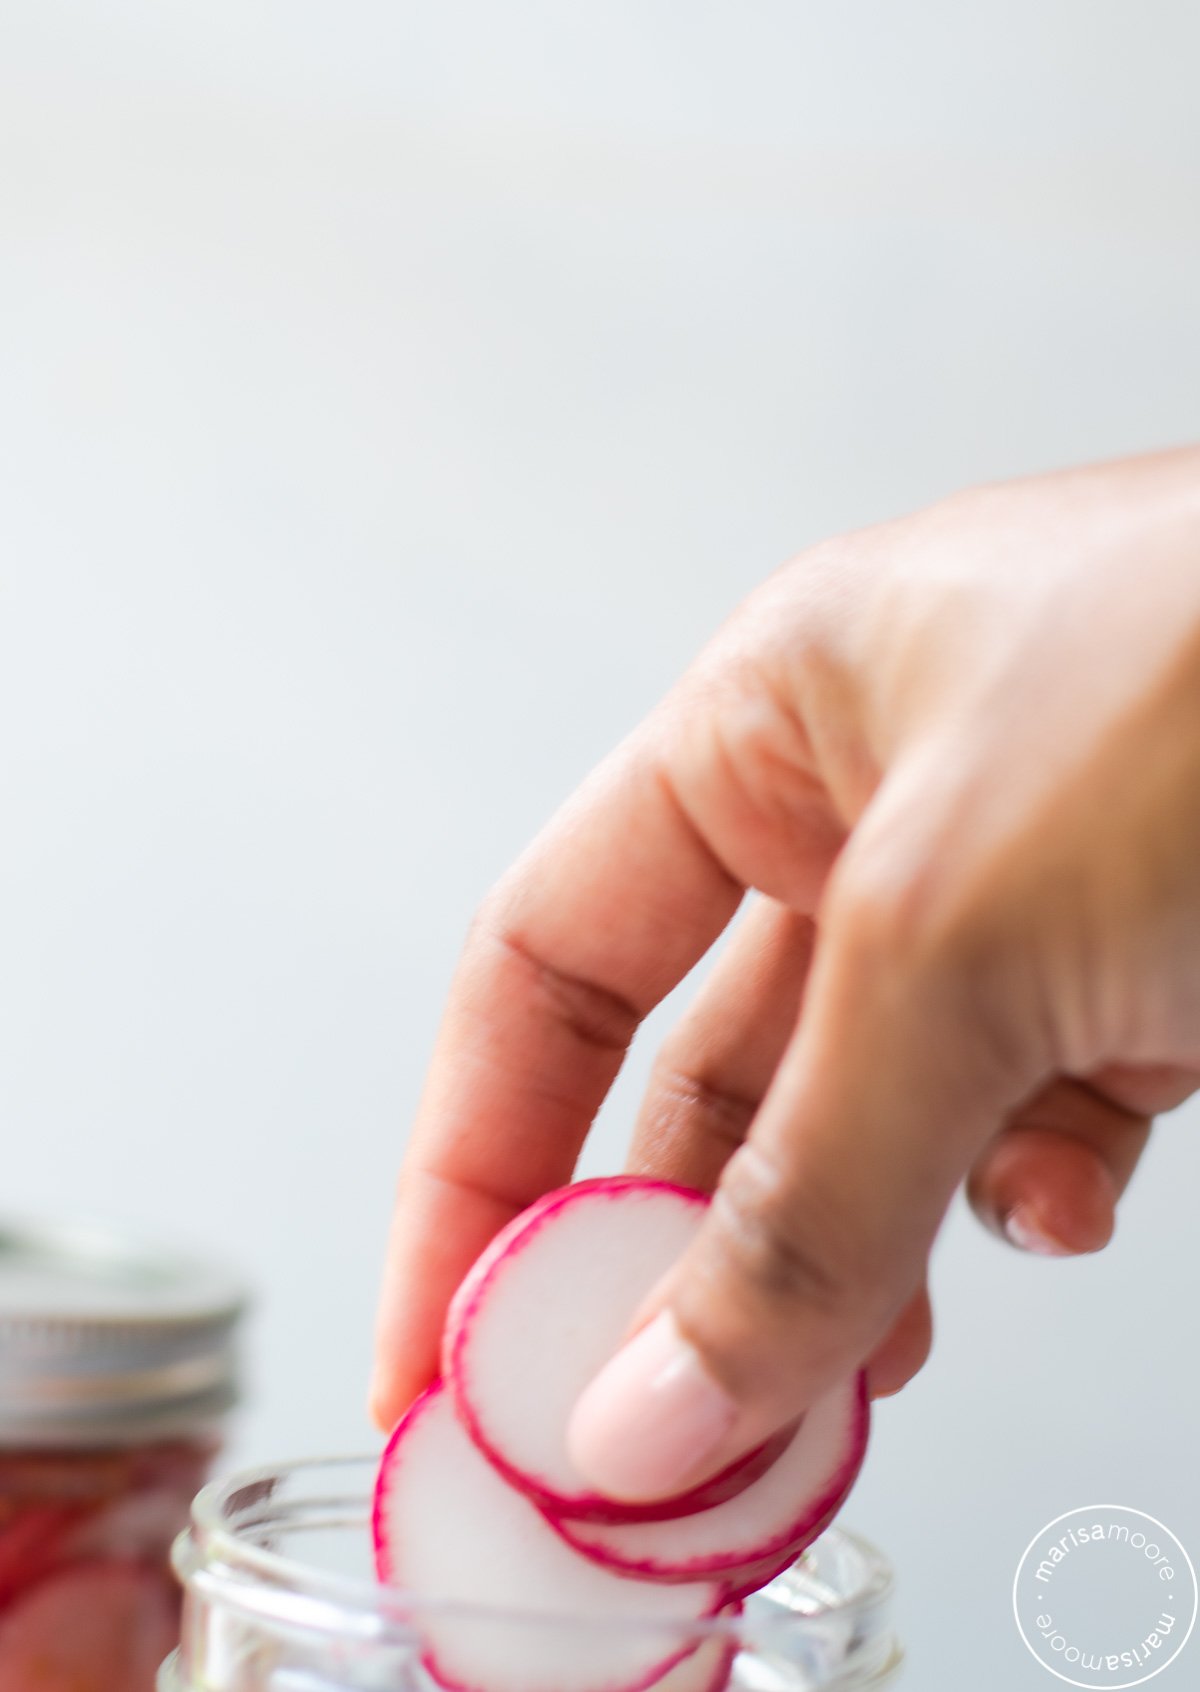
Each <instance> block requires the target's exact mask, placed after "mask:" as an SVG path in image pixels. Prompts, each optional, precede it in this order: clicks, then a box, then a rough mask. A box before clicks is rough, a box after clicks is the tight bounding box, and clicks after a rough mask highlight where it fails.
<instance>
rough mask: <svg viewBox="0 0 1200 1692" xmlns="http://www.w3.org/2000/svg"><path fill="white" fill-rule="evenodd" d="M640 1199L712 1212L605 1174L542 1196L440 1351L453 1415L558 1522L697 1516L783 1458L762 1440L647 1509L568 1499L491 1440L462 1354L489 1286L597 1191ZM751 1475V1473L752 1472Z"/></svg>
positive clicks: (513, 1228)
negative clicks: (662, 1198)
mask: <svg viewBox="0 0 1200 1692" xmlns="http://www.w3.org/2000/svg"><path fill="white" fill-rule="evenodd" d="M631 1190H633V1191H636V1192H640V1193H645V1192H660V1193H671V1194H673V1195H674V1196H675V1197H676V1198H680V1199H683V1200H685V1201H686V1202H687V1203H688V1204H694V1205H699V1206H702V1207H705V1208H707V1206H708V1204H709V1200H708V1198H707V1197H706V1195H705V1194H704V1193H698V1192H696V1191H695V1190H694V1188H692V1187H684V1186H681V1185H680V1184H679V1183H678V1182H675V1181H658V1180H648V1179H643V1178H642V1177H640V1176H637V1175H602V1176H597V1177H594V1178H593V1179H591V1180H587V1181H576V1182H575V1183H574V1184H573V1185H571V1186H569V1187H556V1188H555V1189H554V1190H553V1191H552V1192H549V1193H543V1195H542V1197H541V1198H539V1199H535V1200H534V1202H533V1203H532V1204H531V1205H530V1206H529V1207H528V1209H526V1210H523V1211H521V1213H520V1215H518V1216H515V1217H514V1218H513V1219H512V1221H511V1222H509V1223H508V1224H507V1225H506V1226H505V1227H503V1228H502V1229H501V1230H500V1232H499V1233H498V1234H497V1235H496V1236H495V1238H494V1239H493V1240H492V1241H491V1242H490V1244H489V1245H487V1246H486V1247H485V1248H484V1250H483V1251H482V1252H481V1253H480V1255H479V1257H478V1258H477V1259H476V1261H475V1263H474V1265H473V1266H472V1268H470V1269H469V1270H468V1271H467V1274H466V1276H465V1278H464V1280H463V1282H462V1285H461V1286H460V1287H459V1289H458V1291H457V1292H456V1293H455V1295H454V1298H453V1299H452V1300H451V1303H450V1310H449V1313H448V1315H447V1320H446V1330H445V1332H446V1343H445V1344H444V1345H443V1348H442V1377H443V1379H444V1381H445V1383H446V1386H447V1388H448V1389H449V1391H450V1394H451V1396H452V1398H453V1399H454V1412H455V1415H456V1416H457V1417H458V1419H459V1421H460V1422H461V1423H462V1425H463V1427H464V1428H465V1429H466V1431H467V1433H468V1434H469V1435H470V1437H471V1441H472V1443H473V1444H474V1445H476V1446H477V1447H478V1448H479V1450H480V1451H482V1453H483V1455H484V1456H485V1457H486V1458H487V1460H488V1462H489V1463H490V1464H491V1465H492V1467H493V1468H494V1469H495V1470H496V1471H497V1473H499V1474H501V1475H503V1476H504V1478H505V1480H506V1481H508V1482H509V1484H510V1485H511V1486H515V1487H516V1488H517V1490H518V1491H519V1492H523V1493H524V1494H525V1496H526V1497H527V1498H530V1499H532V1501H533V1502H534V1503H535V1504H536V1505H537V1506H538V1508H539V1509H541V1510H543V1511H545V1512H547V1513H548V1514H550V1515H552V1516H553V1517H555V1518H556V1519H561V1520H563V1521H582V1522H597V1523H603V1524H605V1525H607V1526H611V1527H621V1526H623V1525H624V1524H626V1523H630V1524H632V1523H634V1522H661V1521H668V1520H671V1519H673V1518H674V1517H677V1516H691V1515H697V1514H699V1512H700V1511H701V1510H708V1509H712V1508H713V1507H714V1506H715V1505H717V1504H723V1503H726V1502H727V1501H728V1500H729V1499H730V1498H735V1497H736V1496H737V1494H738V1493H739V1492H742V1491H744V1489H745V1488H746V1487H747V1486H752V1485H753V1483H754V1482H755V1481H756V1480H760V1479H761V1478H762V1476H763V1475H764V1474H766V1472H767V1470H768V1469H769V1468H770V1467H771V1465H772V1463H773V1462H774V1461H775V1459H776V1457H778V1456H779V1454H780V1451H781V1450H782V1448H783V1446H784V1445H786V1444H787V1439H786V1437H784V1438H782V1439H780V1438H772V1439H768V1440H764V1441H763V1443H762V1444H761V1445H756V1446H755V1447H754V1448H753V1449H752V1450H750V1451H747V1452H745V1453H744V1454H743V1455H742V1456H741V1457H738V1458H735V1460H734V1461H733V1462H732V1463H730V1464H729V1465H728V1466H727V1467H726V1468H724V1469H721V1470H720V1471H719V1472H718V1473H717V1474H715V1475H711V1476H710V1477H709V1479H708V1480H706V1481H703V1482H702V1483H701V1484H700V1485H699V1486H694V1487H691V1488H689V1489H688V1491H687V1492H681V1493H679V1494H678V1495H677V1496H676V1497H674V1498H656V1499H654V1500H652V1501H651V1502H650V1503H647V1504H622V1503H620V1502H619V1501H618V1500H616V1499H613V1498H606V1497H605V1496H604V1494H603V1493H601V1492H581V1493H574V1494H571V1495H567V1494H564V1493H561V1492H558V1491H556V1490H555V1489H554V1488H553V1487H552V1486H550V1485H549V1484H548V1483H547V1482H546V1481H545V1479H544V1478H543V1477H542V1476H540V1475H536V1474H533V1473H532V1472H529V1471H526V1470H524V1469H519V1468H517V1466H516V1465H515V1464H514V1463H511V1462H510V1461H509V1460H508V1458H507V1457H505V1455H504V1453H503V1452H502V1451H500V1450H499V1449H498V1448H497V1447H496V1445H495V1444H494V1443H493V1442H492V1440H491V1439H490V1437H489V1435H488V1433H487V1430H486V1429H485V1428H484V1426H483V1423H482V1421H481V1420H480V1418H479V1416H478V1414H477V1412H476V1410H475V1408H474V1406H473V1404H472V1403H471V1402H470V1396H469V1391H468V1387H469V1377H468V1374H467V1368H466V1363H465V1360H464V1356H463V1353H464V1351H465V1350H466V1346H467V1343H468V1342H467V1334H468V1330H469V1328H470V1324H471V1318H472V1316H473V1315H474V1314H475V1312H476V1311H477V1310H478V1307H479V1304H480V1302H481V1300H482V1299H483V1298H484V1296H485V1294H486V1293H487V1291H488V1288H489V1287H490V1285H491V1283H492V1280H493V1278H494V1276H495V1275H496V1274H497V1273H498V1272H499V1270H500V1267H501V1265H502V1264H503V1263H504V1262H505V1261H506V1260H507V1259H508V1258H509V1257H511V1256H514V1255H515V1254H516V1253H517V1252H519V1251H523V1250H524V1249H525V1247H526V1246H527V1245H528V1244H529V1243H530V1242H531V1241H532V1240H533V1239H534V1238H535V1237H536V1236H537V1234H539V1233H540V1232H541V1230H542V1228H543V1226H544V1225H545V1224H546V1223H547V1222H548V1221H549V1220H550V1219H551V1218H552V1217H553V1216H555V1215H557V1214H558V1212H559V1211H560V1210H562V1209H564V1208H566V1206H567V1205H570V1204H573V1203H574V1202H575V1200H576V1199H577V1198H580V1197H586V1196H589V1195H593V1194H595V1193H597V1192H598V1191H599V1192H601V1193H602V1195H603V1196H605V1197H610V1196H611V1197H616V1196H617V1195H618V1194H620V1193H626V1192H629V1191H631ZM748 1470H749V1471H750V1472H749V1474H748V1475H747V1471H748Z"/></svg>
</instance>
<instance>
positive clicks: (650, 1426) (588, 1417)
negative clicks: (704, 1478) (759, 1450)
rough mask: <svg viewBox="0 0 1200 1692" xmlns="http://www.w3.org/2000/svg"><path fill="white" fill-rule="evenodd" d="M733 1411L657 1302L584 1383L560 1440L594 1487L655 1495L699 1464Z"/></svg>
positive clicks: (727, 1428) (728, 1427) (727, 1427)
mask: <svg viewBox="0 0 1200 1692" xmlns="http://www.w3.org/2000/svg"><path fill="white" fill-rule="evenodd" d="M737 1419H738V1407H737V1405H736V1404H735V1403H734V1402H733V1400H732V1399H731V1398H730V1397H729V1394H728V1393H727V1392H726V1391H725V1390H724V1388H723V1387H722V1386H720V1385H719V1383H718V1382H717V1381H715V1380H714V1379H713V1378H712V1376H711V1375H710V1374H709V1373H708V1371H707V1369H706V1368H705V1367H704V1364H703V1363H702V1362H701V1360H700V1355H699V1353H698V1352H697V1351H696V1349H695V1347H694V1346H692V1345H689V1344H688V1342H687V1340H685V1339H684V1337H683V1335H682V1334H681V1333H680V1331H679V1327H678V1324H677V1323H676V1321H675V1318H674V1316H672V1314H671V1312H670V1311H669V1310H664V1311H663V1312H662V1314H661V1315H659V1316H656V1317H655V1318H654V1320H653V1321H652V1322H650V1323H648V1324H647V1326H646V1327H644V1328H643V1329H642V1331H641V1332H640V1333H639V1334H636V1335H635V1336H634V1338H633V1339H631V1340H630V1342H629V1344H628V1345H626V1346H625V1347H623V1349H622V1350H620V1351H619V1352H618V1353H617V1355H616V1356H615V1357H614V1358H613V1359H612V1361H611V1362H610V1363H607V1364H606V1365H605V1367H604V1368H603V1369H602V1370H601V1371H600V1373H599V1374H598V1375H597V1376H596V1378H595V1380H594V1381H593V1382H592V1383H591V1385H590V1386H589V1387H587V1388H586V1390H585V1391H584V1393H583V1395H582V1397H581V1398H580V1400H579V1402H578V1404H577V1405H576V1406H575V1411H574V1414H573V1416H572V1418H571V1425H570V1428H569V1430H568V1435H567V1441H568V1447H569V1450H570V1454H571V1458H572V1461H573V1462H574V1463H575V1465H576V1467H577V1468H578V1469H579V1470H580V1472H581V1473H582V1474H583V1475H584V1476H585V1478H586V1479H587V1480H588V1481H590V1482H591V1484H592V1485H593V1486H594V1487H596V1488H597V1489H598V1490H599V1491H601V1492H603V1493H605V1494H607V1495H608V1496H610V1497H613V1498H627V1499H638V1500H640V1499H649V1498H660V1497H666V1496H668V1495H669V1494H670V1493H672V1492H678V1491H680V1490H681V1489H682V1487H683V1486H684V1485H685V1484H686V1483H687V1482H689V1481H690V1480H691V1479H692V1477H693V1476H698V1475H699V1474H701V1473H702V1472H703V1468H704V1463H705V1459H706V1458H708V1457H710V1456H712V1455H713V1454H714V1453H715V1452H716V1451H717V1450H718V1448H719V1447H720V1446H721V1445H722V1444H723V1442H724V1441H725V1440H726V1439H727V1438H728V1437H729V1434H730V1433H731V1431H732V1429H733V1426H734V1424H735V1422H736V1421H737Z"/></svg>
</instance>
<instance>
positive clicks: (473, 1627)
mask: <svg viewBox="0 0 1200 1692" xmlns="http://www.w3.org/2000/svg"><path fill="white" fill-rule="evenodd" d="M707 1202H708V1201H707V1200H706V1199H705V1198H704V1197H703V1196H702V1195H701V1194H699V1193H694V1192H690V1191H688V1190H687V1189H686V1188H683V1187H676V1186H671V1185H669V1184H667V1183H665V1182H661V1181H643V1180H635V1179H633V1178H630V1177H621V1178H616V1179H610V1180H601V1181H583V1182H580V1183H578V1184H577V1185H576V1186H573V1187H565V1188H563V1189H562V1190H561V1191H559V1192H554V1193H549V1194H547V1195H546V1196H545V1197H544V1198H542V1199H539V1200H538V1202H537V1203H536V1204H534V1205H531V1206H530V1208H529V1209H528V1210H527V1211H525V1212H524V1213H523V1214H522V1215H521V1216H519V1217H517V1219H516V1220H515V1221H514V1222H512V1223H510V1224H509V1226H508V1227H507V1228H505V1229H504V1230H503V1232H502V1233H500V1234H499V1235H497V1237H496V1239H495V1240H493V1242H492V1244H491V1245H490V1246H489V1247H488V1249H487V1250H486V1251H485V1252H484V1254H483V1256H482V1257H481V1258H480V1259H479V1261H478V1262H477V1263H476V1265H475V1267H474V1268H473V1269H472V1270H471V1272H470V1273H469V1274H468V1276H467V1278H466V1280H465V1281H464V1282H463V1285H462V1287H461V1288H460V1289H459V1292H458V1294H457V1296H456V1298H455V1300H454V1303H453V1305H452V1306H451V1309H450V1313H449V1316H448V1318H447V1323H446V1331H445V1337H444V1346H443V1356H442V1374H443V1378H442V1380H441V1381H440V1382H438V1383H437V1384H436V1385H434V1386H432V1387H430V1388H429V1390H428V1391H427V1392H426V1393H424V1394H423V1396H422V1397H421V1398H419V1399H418V1400H417V1402H416V1403H415V1404H414V1405H413V1406H412V1408H411V1409H410V1410H409V1411H408V1413H407V1414H406V1415H405V1417H404V1418H403V1420H402V1421H401V1422H400V1424H399V1426H398V1427H397V1428H396V1430H395V1432H394V1433H393V1435H392V1438H391V1440H390V1441H389V1443H388V1446H387V1449H386V1451H385V1452H384V1456H383V1462H382V1464H381V1466H380V1471H379V1480H378V1484H377V1487H376V1494H375V1514H374V1532H375V1556H376V1564H377V1567H378V1571H379V1576H380V1578H381V1580H384V1581H387V1582H389V1583H393V1584H395V1585H398V1586H402V1587H403V1588H405V1590H406V1591H407V1592H408V1593H409V1594H411V1595H412V1596H413V1598H414V1599H416V1600H417V1601H418V1602H419V1604H421V1605H427V1606H428V1608H426V1609H424V1610H423V1613H422V1614H421V1616H420V1625H421V1629H422V1636H423V1640H424V1645H425V1653H424V1660H425V1665H426V1667H427V1668H428V1670H429V1672H430V1673H431V1674H432V1675H433V1677H434V1678H435V1679H436V1680H437V1681H439V1682H440V1683H441V1684H442V1685H443V1686H445V1687H447V1688H449V1689H451V1692H645V1689H647V1688H650V1687H655V1688H657V1689H658V1692H717V1688H719V1687H722V1686H724V1685H725V1683H726V1680H727V1677H728V1672H729V1660H730V1651H729V1647H728V1637H727V1635H726V1634H723V1633H721V1632H720V1631H719V1630H717V1631H714V1630H712V1629H711V1628H710V1629H709V1630H708V1634H709V1636H708V1637H707V1638H706V1637H705V1628H704V1625H703V1624H704V1623H705V1622H706V1621H707V1620H708V1619H709V1618H712V1617H714V1616H717V1615H718V1614H720V1613H721V1612H723V1611H726V1610H728V1609H729V1608H731V1607H733V1606H736V1604H737V1602H738V1601H739V1600H740V1599H741V1598H742V1597H744V1596H746V1595H747V1594H748V1593H750V1592H753V1591H755V1590H757V1588H758V1587H760V1586H763V1585H765V1584H766V1582H767V1581H769V1580H770V1579H772V1578H773V1576H774V1575H776V1574H778V1573H779V1572H780V1571H781V1570H782V1569H784V1568H786V1567H787V1566H788V1565H789V1564H790V1563H791V1562H792V1561H793V1560H794V1559H795V1558H796V1557H797V1556H798V1555H799V1554H800V1552H801V1551H803V1549H804V1548H805V1546H806V1545H808V1544H810V1543H811V1541H812V1540H813V1539H815V1538H816V1536H817V1535H818V1534H819V1533H820V1532H821V1531H822V1530H823V1529H824V1528H825V1527H826V1526H827V1525H828V1523H829V1521H830V1520H831V1519H832V1517H833V1515H834V1513H835V1512H836V1511H837V1510H838V1509H839V1507H840V1506H841V1503H842V1501H843V1499H844V1498H845V1496H846V1494H847V1492H848V1491H849V1489H850V1486H851V1484H852V1483H853V1480H854V1477H855V1475H856V1474H857V1473H858V1469H859V1466H860V1464H861V1462H862V1458H863V1454H864V1452H865V1450H866V1441H867V1422H868V1411H867V1399H866V1391H865V1383H864V1381H863V1380H862V1378H861V1377H860V1378H856V1379H854V1380H851V1381H849V1382H847V1383H846V1384H845V1385H844V1386H841V1387H839V1388H837V1389H836V1390H834V1391H833V1392H830V1393H828V1394H827V1395H826V1396H825V1397H824V1398H822V1399H820V1400H818V1402H817V1403H816V1404H814V1405H813V1406H812V1408H811V1409H810V1410H809V1411H808V1413H807V1414H806V1415H805V1416H804V1417H803V1418H802V1420H801V1421H800V1422H799V1423H798V1424H797V1425H796V1426H795V1427H793V1428H791V1429H789V1430H787V1431H786V1432H785V1433H784V1434H782V1435H779V1436H778V1437H777V1438H775V1439H774V1440H772V1441H769V1442H768V1443H767V1444H766V1445H764V1446H761V1447H759V1448H758V1449H757V1450H755V1451H753V1452H751V1453H750V1454H749V1455H748V1456H746V1457H744V1458H742V1459H741V1460H740V1461H739V1462H738V1463H736V1464H734V1465H732V1466H731V1467H729V1468H727V1469H725V1470H724V1471H723V1472H722V1473H720V1474H718V1475H717V1476H715V1477H714V1478H713V1479H711V1480H709V1481H707V1482H705V1483H704V1484H703V1485H702V1486H699V1487H695V1488H693V1489H692V1490H691V1491H689V1492H687V1493H685V1494H682V1495H681V1496H679V1497H677V1498H672V1499H668V1500H665V1501H663V1500H660V1501H656V1502H655V1503H653V1504H649V1505H634V1504H622V1503H617V1502H615V1501H614V1500H612V1499H610V1498H604V1497H602V1496H600V1495H599V1494H597V1493H596V1492H594V1491H593V1490H592V1489H591V1488H590V1487H589V1486H588V1485H587V1483H586V1481H585V1480H584V1478H583V1476H582V1475H580V1474H579V1473H578V1471H577V1470H576V1469H575V1467H574V1465H573V1463H572V1462H571V1458H570V1456H569V1453H568V1450H567V1438H566V1434H567V1425H568V1422H569V1420H570V1416H571V1412H572V1410H573V1408H574V1406H575V1403H576V1401H577V1400H578V1398H579V1396H580V1394H581V1393H582V1391H583V1389H584V1387H585V1386H587V1384H588V1382H589V1381H590V1380H591V1379H592V1378H593V1377H594V1376H595V1375H596V1374H597V1373H598V1372H599V1370H600V1369H601V1368H602V1366H603V1365H604V1364H605V1363H606V1362H607V1361H608V1359H609V1358H610V1357H611V1356H612V1355H613V1354H614V1353H615V1352H616V1351H617V1349H618V1348H619V1346H620V1345H621V1342H622V1341H623V1340H624V1339H625V1338H626V1336H627V1334H628V1331H629V1327H630V1324H631V1322H632V1321H633V1320H634V1319H635V1317H636V1315H637V1313H638V1311H639V1309H640V1307H641V1306H642V1304H643V1302H644V1300H645V1298H646V1296H647V1294H648V1293H649V1292H650V1291H651V1290H652V1288H653V1287H654V1286H655V1285H656V1284H657V1282H658V1281H659V1280H660V1279H661V1277H662V1276H663V1275H664V1274H665V1272H666V1271H667V1270H668V1269H669V1268H670V1266H671V1265H672V1263H673V1262H674V1261H675V1259H676V1258H677V1257H678V1256H679V1255H680V1253H681V1252H682V1251H683V1250H684V1248H685V1247H686V1246H687V1245H688V1243H689V1242H690V1240H691V1239H692V1237H693V1235H694V1233H695V1231H696V1229H697V1227H698V1226H699V1224H700V1221H701V1219H702V1217H703V1214H704V1209H705V1206H706V1204H707ZM468 1607H469V1608H468ZM535 1617H536V1618H537V1619H536V1620H535V1619H534V1618H535ZM558 1617H561V1618H562V1622H561V1625H556V1624H555V1620H554V1618H558ZM697 1624H699V1625H697ZM697 1640H700V1641H701V1642H700V1643H697ZM681 1641H686V1644H681Z"/></svg>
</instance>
